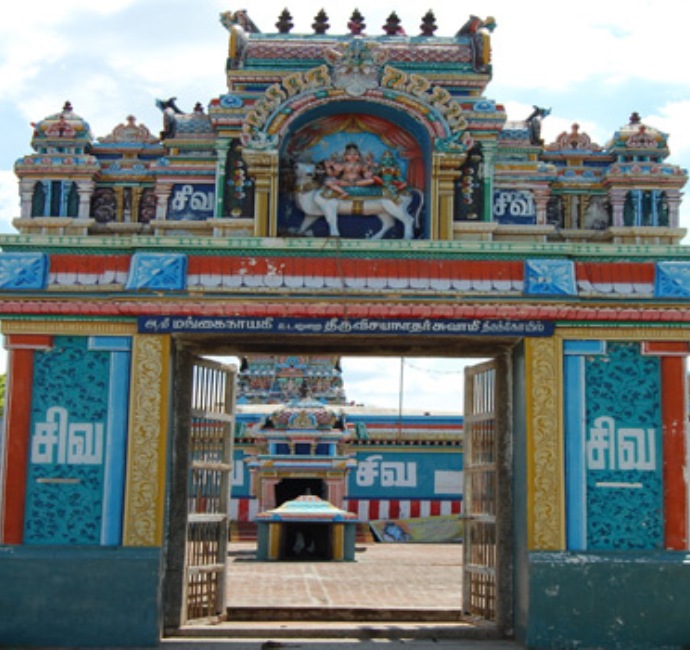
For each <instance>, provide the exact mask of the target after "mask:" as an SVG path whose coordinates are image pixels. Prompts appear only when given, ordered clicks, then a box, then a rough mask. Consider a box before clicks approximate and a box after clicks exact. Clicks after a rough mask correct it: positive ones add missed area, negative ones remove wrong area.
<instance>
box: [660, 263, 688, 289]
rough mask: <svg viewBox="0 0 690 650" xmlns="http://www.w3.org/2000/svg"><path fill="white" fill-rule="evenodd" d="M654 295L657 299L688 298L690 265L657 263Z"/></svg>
mask: <svg viewBox="0 0 690 650" xmlns="http://www.w3.org/2000/svg"><path fill="white" fill-rule="evenodd" d="M654 295H655V296H656V297H657V298H690V263H688V262H657V265H656V276H655V279H654Z"/></svg>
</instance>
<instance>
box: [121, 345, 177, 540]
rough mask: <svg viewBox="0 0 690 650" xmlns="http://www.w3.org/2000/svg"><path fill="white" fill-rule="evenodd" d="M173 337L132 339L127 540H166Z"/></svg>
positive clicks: (125, 531)
mask: <svg viewBox="0 0 690 650" xmlns="http://www.w3.org/2000/svg"><path fill="white" fill-rule="evenodd" d="M169 394H170V337H169V336H135V337H134V338H133V345H132V380H131V384H130V407H129V441H128V445H127V483H126V491H125V514H124V530H123V541H122V543H123V545H124V546H161V545H162V543H163V515H164V497H165V469H166V449H167V438H168V406H169V404H168V396H169Z"/></svg>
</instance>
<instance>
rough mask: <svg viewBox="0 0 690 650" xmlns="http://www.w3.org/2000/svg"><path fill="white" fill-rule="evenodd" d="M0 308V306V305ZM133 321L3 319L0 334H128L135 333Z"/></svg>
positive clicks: (0, 324)
mask: <svg viewBox="0 0 690 650" xmlns="http://www.w3.org/2000/svg"><path fill="white" fill-rule="evenodd" d="M0 309H1V307H0ZM136 331H137V328H136V325H134V324H133V323H104V322H101V321H94V320H89V321H64V320H57V318H54V319H52V320H4V321H2V323H0V332H1V333H2V334H5V335H7V334H54V335H56V336H60V335H71V336H130V335H134V334H136Z"/></svg>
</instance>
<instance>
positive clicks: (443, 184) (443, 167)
mask: <svg viewBox="0 0 690 650" xmlns="http://www.w3.org/2000/svg"><path fill="white" fill-rule="evenodd" d="M466 157H467V156H466V154H447V153H443V154H441V153H436V154H434V156H433V165H432V178H431V210H430V212H431V231H430V237H431V239H439V240H443V241H447V240H450V239H453V212H454V210H455V181H456V180H457V179H458V178H459V176H460V167H461V165H462V164H463V163H464V162H465V158H466Z"/></svg>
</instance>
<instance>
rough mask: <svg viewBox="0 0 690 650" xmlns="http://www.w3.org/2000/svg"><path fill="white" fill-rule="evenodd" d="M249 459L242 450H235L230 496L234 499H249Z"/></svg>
mask: <svg viewBox="0 0 690 650" xmlns="http://www.w3.org/2000/svg"><path fill="white" fill-rule="evenodd" d="M246 458H248V456H247V454H245V453H244V451H243V450H242V449H237V448H236V449H235V450H234V451H233V458H232V486H231V491H230V494H231V496H232V497H233V498H241V497H249V496H250V494H249V488H250V485H249V483H250V481H249V470H248V469H247V465H246V463H245V459H246Z"/></svg>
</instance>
